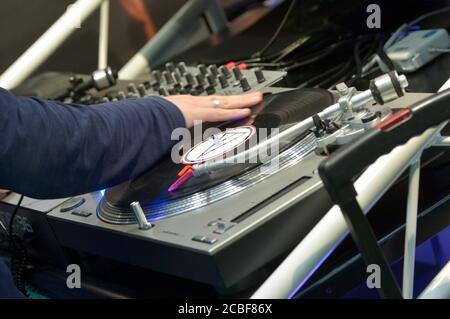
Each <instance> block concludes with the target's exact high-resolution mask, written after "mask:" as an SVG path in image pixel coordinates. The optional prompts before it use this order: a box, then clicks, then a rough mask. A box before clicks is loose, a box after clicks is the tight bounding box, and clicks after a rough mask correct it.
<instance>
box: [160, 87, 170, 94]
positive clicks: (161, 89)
mask: <svg viewBox="0 0 450 319" xmlns="http://www.w3.org/2000/svg"><path fill="white" fill-rule="evenodd" d="M158 94H159V95H161V96H167V95H169V92H167V90H166V88H160V89H159V90H158Z"/></svg>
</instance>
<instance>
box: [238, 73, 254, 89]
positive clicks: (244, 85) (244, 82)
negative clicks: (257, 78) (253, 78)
mask: <svg viewBox="0 0 450 319" xmlns="http://www.w3.org/2000/svg"><path fill="white" fill-rule="evenodd" d="M239 82H240V83H241V87H242V90H243V91H244V92H247V91H250V90H251V89H252V88H251V87H250V83H248V80H247V78H246V77H245V76H244V77H242V78H241V79H240V81H239Z"/></svg>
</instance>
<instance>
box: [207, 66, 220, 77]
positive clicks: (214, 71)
mask: <svg viewBox="0 0 450 319" xmlns="http://www.w3.org/2000/svg"><path fill="white" fill-rule="evenodd" d="M208 70H209V73H210V74H212V75H214V76H216V77H217V76H218V75H219V69H218V68H217V66H216V65H215V64H212V65H210V66H209V67H208Z"/></svg>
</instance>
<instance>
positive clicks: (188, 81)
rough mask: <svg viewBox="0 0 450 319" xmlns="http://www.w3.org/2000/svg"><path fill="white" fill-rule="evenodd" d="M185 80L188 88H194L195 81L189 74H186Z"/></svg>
mask: <svg viewBox="0 0 450 319" xmlns="http://www.w3.org/2000/svg"><path fill="white" fill-rule="evenodd" d="M185 79H186V82H187V84H188V86H189V87H191V88H193V87H194V86H195V79H194V76H193V75H192V74H191V73H187V74H186V75H185Z"/></svg>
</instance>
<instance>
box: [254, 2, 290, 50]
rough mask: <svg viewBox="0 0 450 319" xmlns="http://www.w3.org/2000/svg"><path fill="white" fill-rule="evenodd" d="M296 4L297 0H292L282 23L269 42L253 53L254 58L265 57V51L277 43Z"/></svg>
mask: <svg viewBox="0 0 450 319" xmlns="http://www.w3.org/2000/svg"><path fill="white" fill-rule="evenodd" d="M296 4H297V0H292V1H291V4H290V6H289V8H288V9H287V11H286V14H285V15H284V17H283V20H281V23H280V25H279V26H278V28H277V30H276V31H275V33H274V34H273V36H272V38H270V40H269V42H267V44H266V45H265V46H264V47H263V48H262V49H261V50H259V51H258V52H256V53H255V54H253V56H252V58H257V59H261V58H262V57H263V55H264V53H266V52H267V50H269V49H270V47H271V46H272V45H273V44H274V43H275V41H276V40H277V38H278V36H279V35H280V33H281V31H282V30H283V28H284V26H285V25H286V23H287V21H288V19H289V17H290V15H291V13H292V10H294V7H295V5H296Z"/></svg>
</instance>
